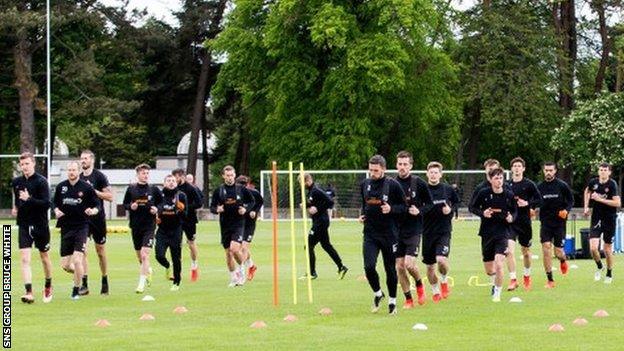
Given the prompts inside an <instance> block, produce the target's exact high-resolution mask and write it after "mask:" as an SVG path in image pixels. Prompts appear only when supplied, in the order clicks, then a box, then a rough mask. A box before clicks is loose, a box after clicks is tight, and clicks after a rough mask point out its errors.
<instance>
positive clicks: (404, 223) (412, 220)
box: [396, 174, 432, 234]
mask: <svg viewBox="0 0 624 351" xmlns="http://www.w3.org/2000/svg"><path fill="white" fill-rule="evenodd" d="M396 180H397V181H398V182H399V184H400V185H401V188H402V189H403V194H404V195H405V213H404V214H403V216H401V218H400V220H399V227H400V232H401V233H410V234H422V232H423V215H424V214H425V213H426V212H427V211H429V210H430V209H431V206H432V202H431V194H430V193H429V188H428V187H427V183H425V181H424V180H422V179H421V178H420V177H418V176H415V175H411V174H410V175H408V176H407V177H406V178H401V177H398V176H397V178H396ZM412 205H414V206H416V208H418V210H419V211H420V213H419V214H418V215H417V216H413V215H411V214H410V213H409V208H410V206H412Z"/></svg>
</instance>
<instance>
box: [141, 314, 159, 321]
mask: <svg viewBox="0 0 624 351" xmlns="http://www.w3.org/2000/svg"><path fill="white" fill-rule="evenodd" d="M154 319H156V318H155V317H154V316H153V315H151V314H149V313H145V314H143V315H142V316H141V317H139V320H142V321H153V320H154Z"/></svg>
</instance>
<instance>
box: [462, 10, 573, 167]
mask: <svg viewBox="0 0 624 351" xmlns="http://www.w3.org/2000/svg"><path fill="white" fill-rule="evenodd" d="M548 16H549V14H548V8H547V7H546V6H545V5H536V4H535V3H533V2H526V1H513V0H508V1H495V2H492V3H491V5H490V6H481V5H476V6H474V7H473V8H471V9H470V10H468V11H466V12H465V13H463V14H462V16H461V18H460V21H459V23H460V26H461V28H462V38H461V40H460V42H459V45H458V47H457V48H456V51H455V56H456V59H457V60H458V62H459V63H460V67H461V70H460V72H461V74H460V76H461V82H462V83H461V91H462V95H463V99H464V102H465V106H466V108H465V110H464V111H465V113H466V115H465V121H466V122H465V123H466V124H465V126H464V128H469V127H470V126H469V124H470V123H473V124H474V125H473V128H476V130H477V133H476V134H473V135H471V136H468V135H466V134H465V140H466V143H477V146H478V148H472V149H470V148H469V149H468V150H466V151H465V153H466V156H467V158H468V159H472V160H476V163H475V164H472V165H467V166H468V167H475V166H478V165H479V164H480V162H481V161H482V160H484V159H486V158H490V157H495V158H498V159H500V160H501V161H503V162H504V163H503V164H504V165H506V163H507V162H508V161H509V160H511V159H512V158H513V157H515V156H518V155H520V156H522V157H523V158H525V159H526V160H527V161H528V162H529V165H528V166H529V168H532V169H536V168H538V167H539V164H540V162H541V161H542V160H544V159H546V158H551V157H552V156H553V155H552V154H553V153H552V151H551V150H550V148H549V147H548V143H547V140H549V139H550V135H551V133H552V130H553V129H554V127H556V126H557V125H558V123H559V119H560V118H561V112H560V109H559V107H558V105H557V102H556V97H557V88H556V86H557V81H556V76H555V75H554V73H553V72H554V71H555V62H556V49H555V42H554V40H553V38H554V36H553V33H552V31H551V29H550V23H549V22H548ZM475 111H476V112H475ZM470 114H478V116H477V118H471V117H474V116H471V115H470ZM471 138H472V139H471ZM470 150H472V151H473V152H475V151H476V152H477V154H476V155H467V154H468V153H469V152H470ZM470 156H472V157H470Z"/></svg>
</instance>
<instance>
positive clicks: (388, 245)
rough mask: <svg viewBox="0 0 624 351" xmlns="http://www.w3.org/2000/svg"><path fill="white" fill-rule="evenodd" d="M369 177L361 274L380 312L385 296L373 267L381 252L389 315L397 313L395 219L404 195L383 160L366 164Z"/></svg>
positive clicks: (362, 217)
mask: <svg viewBox="0 0 624 351" xmlns="http://www.w3.org/2000/svg"><path fill="white" fill-rule="evenodd" d="M368 171H369V173H370V176H371V178H369V179H366V180H365V181H364V182H362V184H361V187H360V194H361V196H362V210H361V215H360V221H361V222H363V223H364V230H363V233H364V243H363V248H362V251H363V256H364V271H365V272H366V278H367V279H368V283H369V284H370V287H371V288H372V289H373V292H374V293H375V298H374V300H373V310H372V311H373V312H377V311H378V310H379V303H380V302H381V300H382V299H383V297H384V296H385V295H384V294H383V292H382V290H381V286H380V285H379V275H378V274H377V270H376V269H375V266H376V265H377V256H379V252H380V251H381V255H382V257H383V261H384V268H385V271H386V284H387V286H388V295H389V296H390V300H389V303H388V309H389V313H391V314H395V313H396V293H397V283H398V279H397V273H396V268H395V252H396V247H397V241H398V235H399V226H398V223H397V217H398V216H400V215H402V214H403V213H405V198H404V197H405V195H404V194H403V189H401V185H399V183H398V182H397V181H396V180H394V179H392V178H388V177H386V176H385V172H386V160H385V159H384V158H383V156H380V155H375V156H373V157H371V158H370V160H369V161H368Z"/></svg>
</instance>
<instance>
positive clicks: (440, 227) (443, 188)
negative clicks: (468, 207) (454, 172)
mask: <svg viewBox="0 0 624 351" xmlns="http://www.w3.org/2000/svg"><path fill="white" fill-rule="evenodd" d="M427 186H428V188H429V192H430V193H431V197H432V200H433V201H432V202H433V206H432V207H431V209H430V210H429V211H428V212H427V213H426V214H425V215H424V217H423V224H424V228H423V229H424V231H423V234H424V235H432V234H446V233H450V232H451V230H452V224H451V221H452V219H453V211H451V212H450V213H449V214H447V215H445V214H444V213H443V212H442V207H444V206H445V205H448V206H449V207H450V208H453V206H455V205H457V204H458V203H459V198H458V197H457V192H456V191H455V190H454V189H453V188H452V187H451V186H450V185H448V184H445V183H438V184H436V185H431V184H428V185H427Z"/></svg>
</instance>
